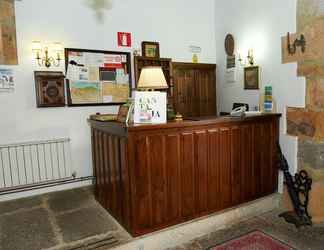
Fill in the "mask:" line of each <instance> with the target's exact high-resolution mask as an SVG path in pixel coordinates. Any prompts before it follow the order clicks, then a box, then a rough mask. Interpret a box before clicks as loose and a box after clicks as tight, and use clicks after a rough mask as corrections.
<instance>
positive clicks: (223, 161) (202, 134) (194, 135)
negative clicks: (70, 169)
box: [89, 114, 280, 236]
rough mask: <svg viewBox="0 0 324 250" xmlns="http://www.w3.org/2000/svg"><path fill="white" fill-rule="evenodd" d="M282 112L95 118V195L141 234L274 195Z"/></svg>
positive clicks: (133, 233) (116, 215) (90, 121)
mask: <svg viewBox="0 0 324 250" xmlns="http://www.w3.org/2000/svg"><path fill="white" fill-rule="evenodd" d="M279 118H280V115H279V114H267V115H258V116H252V117H245V118H232V117H219V118H206V119H192V120H185V121H183V122H168V123H167V124H161V125H130V126H128V127H126V126H125V125H124V124H121V123H117V122H98V121H94V120H89V123H90V125H91V131H92V132H91V134H92V154H93V166H94V175H95V177H96V185H95V195H96V199H97V200H98V201H99V202H100V204H101V205H102V206H103V207H104V208H105V209H107V210H108V211H109V213H110V214H111V215H112V216H113V217H114V218H116V219H117V220H118V221H119V223H120V224H121V225H123V226H124V228H125V229H127V231H128V232H129V233H130V234H131V235H133V236H138V235H143V234H146V233H149V232H153V231H156V230H159V229H162V228H165V227H168V226H171V225H175V224H179V223H182V222H185V221H188V220H191V219H194V218H197V217H201V216H204V215H208V214H211V213H214V212H217V211H221V210H223V209H226V208H230V207H233V206H236V205H239V204H242V203H244V202H248V201H252V200H254V199H257V198H260V197H263V196H266V195H269V194H272V193H274V192H276V190H277V179H278V169H277V166H276V144H277V142H278V139H279Z"/></svg>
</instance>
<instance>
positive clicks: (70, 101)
mask: <svg viewBox="0 0 324 250" xmlns="http://www.w3.org/2000/svg"><path fill="white" fill-rule="evenodd" d="M71 51H72V52H86V53H97V54H99V53H102V54H113V55H126V58H127V62H126V65H127V70H128V74H129V97H131V95H132V67H131V54H130V53H129V52H119V51H108V50H89V49H75V48H65V50H64V52H65V71H67V67H68V63H69V62H68V53H69V52H71ZM66 92H67V102H68V106H69V107H80V106H115V105H122V104H125V103H126V101H125V102H112V103H83V104H73V103H72V99H71V93H70V81H69V80H68V79H66Z"/></svg>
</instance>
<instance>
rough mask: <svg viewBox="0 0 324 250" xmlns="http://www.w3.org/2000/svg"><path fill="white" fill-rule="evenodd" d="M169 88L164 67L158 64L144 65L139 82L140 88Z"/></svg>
mask: <svg viewBox="0 0 324 250" xmlns="http://www.w3.org/2000/svg"><path fill="white" fill-rule="evenodd" d="M167 88H169V86H168V84H167V81H166V79H165V76H164V74H163V71H162V68H161V67H158V66H149V67H144V68H143V69H142V71H141V75H140V78H139V80H138V83H137V89H138V90H144V91H145V90H146V91H148V90H157V89H167Z"/></svg>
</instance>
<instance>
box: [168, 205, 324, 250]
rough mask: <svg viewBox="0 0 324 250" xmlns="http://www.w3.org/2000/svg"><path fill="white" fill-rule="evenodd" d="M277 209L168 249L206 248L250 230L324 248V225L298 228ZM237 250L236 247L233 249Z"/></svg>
mask: <svg viewBox="0 0 324 250" xmlns="http://www.w3.org/2000/svg"><path fill="white" fill-rule="evenodd" d="M281 212H282V211H280V210H275V211H272V212H270V213H266V214H263V215H260V216H256V217H254V218H252V219H249V220H247V221H243V222H240V223H237V224H235V225H232V226H231V227H228V228H226V229H222V230H218V231H216V232H213V233H211V234H209V235H206V236H204V237H201V238H199V239H196V240H194V241H192V242H188V243H187V244H184V245H182V246H178V247H175V248H172V249H168V250H206V249H209V248H210V247H212V246H215V245H218V244H221V243H223V242H226V241H228V240H230V239H234V238H237V237H239V236H241V235H244V234H246V233H248V232H251V231H254V230H260V231H263V232H264V233H266V234H268V235H270V236H272V237H273V238H276V239H278V240H280V241H282V242H285V243H287V244H288V245H290V246H291V247H293V248H295V249H298V250H307V249H309V250H324V225H315V226H313V227H305V228H301V229H296V228H295V226H293V225H291V224H287V223H286V222H285V221H284V220H283V219H282V218H279V216H278V215H279V214H280V213H281ZM233 250H235V249H233Z"/></svg>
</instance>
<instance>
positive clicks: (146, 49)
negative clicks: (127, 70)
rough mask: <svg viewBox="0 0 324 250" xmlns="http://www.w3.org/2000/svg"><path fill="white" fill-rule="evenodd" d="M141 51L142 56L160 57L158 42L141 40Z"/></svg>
mask: <svg viewBox="0 0 324 250" xmlns="http://www.w3.org/2000/svg"><path fill="white" fill-rule="evenodd" d="M142 53H143V56H144V57H153V58H159V57H160V44H159V43H158V42H146V41H145V42H142Z"/></svg>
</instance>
